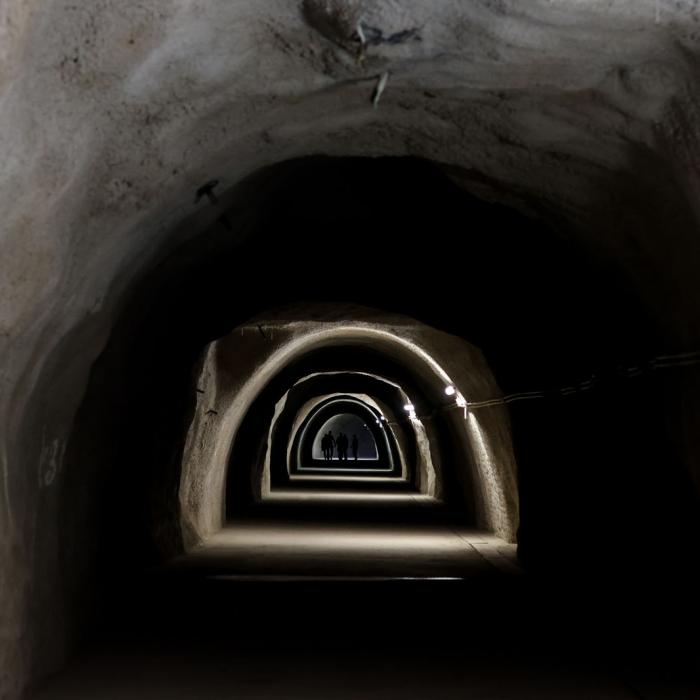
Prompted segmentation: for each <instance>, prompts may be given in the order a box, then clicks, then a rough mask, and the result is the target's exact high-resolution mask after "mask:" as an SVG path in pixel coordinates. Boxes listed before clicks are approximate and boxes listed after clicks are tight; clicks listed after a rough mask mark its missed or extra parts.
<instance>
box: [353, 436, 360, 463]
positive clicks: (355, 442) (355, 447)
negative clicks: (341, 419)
mask: <svg viewBox="0 0 700 700" xmlns="http://www.w3.org/2000/svg"><path fill="white" fill-rule="evenodd" d="M359 449H360V441H359V440H358V439H357V435H353V436H352V458H353V459H354V460H355V461H356V462H357V453H358V451H359Z"/></svg>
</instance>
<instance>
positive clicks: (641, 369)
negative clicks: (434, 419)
mask: <svg viewBox="0 0 700 700" xmlns="http://www.w3.org/2000/svg"><path fill="white" fill-rule="evenodd" d="M697 364H700V350H695V351H691V352H683V353H678V354H675V355H659V356H658V357H654V358H652V359H651V360H648V361H647V362H643V363H640V364H637V365H632V366H630V367H617V368H616V369H615V371H614V373H613V376H616V377H623V378H626V379H633V378H635V377H641V376H642V375H645V374H649V373H651V372H655V371H658V370H663V369H671V368H674V367H690V366H691V365H697ZM600 380H601V377H600V375H597V374H594V373H591V375H590V377H589V378H588V379H585V380H584V381H582V382H578V383H577V384H572V385H570V386H565V387H561V388H560V389H552V390H549V391H524V392H520V393H517V394H506V395H505V396H499V397H496V398H493V399H485V400H484V401H468V402H467V408H468V409H469V410H471V409H473V408H485V407H488V406H498V405H501V404H509V403H514V402H516V401H529V400H532V399H544V398H548V397H552V396H556V395H559V396H571V395H572V394H579V393H582V392H585V391H590V390H591V389H593V388H594V387H595V385H596V384H597V383H598V382H599V381H600ZM457 406H458V404H457V403H454V404H452V405H450V406H449V407H447V408H455V407H457Z"/></svg>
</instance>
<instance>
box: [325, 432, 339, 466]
mask: <svg viewBox="0 0 700 700" xmlns="http://www.w3.org/2000/svg"><path fill="white" fill-rule="evenodd" d="M326 437H327V438H328V456H327V457H326V459H327V460H328V461H329V462H330V461H331V460H332V459H333V448H334V447H335V446H336V444H337V443H336V441H335V439H334V437H333V433H332V432H331V431H330V430H329V431H328V434H327V435H326Z"/></svg>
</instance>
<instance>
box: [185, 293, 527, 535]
mask: <svg viewBox="0 0 700 700" xmlns="http://www.w3.org/2000/svg"><path fill="white" fill-rule="evenodd" d="M324 313H325V310H324V309H323V308H319V309H318V310H316V312H315V313H314V314H311V315H312V316H313V317H314V319H315V320H314V321H310V322H309V321H306V322H300V321H297V320H296V319H295V314H294V311H293V310H291V311H290V310H285V311H284V312H278V313H277V314H276V315H273V314H271V315H270V316H268V317H267V318H265V319H263V322H264V323H265V326H266V328H268V329H272V330H273V331H274V343H273V344H271V343H270V342H269V340H267V339H266V337H265V336H263V335H261V333H260V331H259V326H260V321H261V320H260V319H255V320H254V321H252V322H251V323H249V324H246V325H244V326H242V327H239V328H238V329H236V330H235V331H234V332H232V333H231V334H229V335H228V336H226V337H224V338H222V339H220V340H219V341H216V342H215V343H213V344H212V345H210V346H209V348H208V351H207V353H206V357H205V359H204V361H203V364H202V368H201V373H200V381H199V386H200V387H201V391H202V393H201V394H199V396H198V406H197V410H196V417H195V420H194V421H193V423H192V426H191V429H190V432H189V435H188V439H187V445H186V449H185V455H184V460H183V462H184V463H183V470H182V480H181V489H180V503H181V506H182V518H183V531H184V532H185V533H186V535H189V539H190V542H191V543H192V542H196V541H199V540H201V539H203V538H206V537H207V536H208V535H209V534H212V533H214V532H216V531H217V530H218V529H220V528H221V526H222V524H223V522H224V519H225V512H226V505H225V504H226V497H225V493H226V481H227V479H226V477H227V471H228V472H233V470H232V469H231V466H232V463H231V459H230V458H231V456H232V453H233V452H234V449H235V448H234V443H236V441H237V438H240V437H241V436H243V437H244V436H245V431H244V430H241V426H242V425H243V423H244V421H245V419H246V417H247V415H248V414H249V412H250V411H251V409H252V410H253V411H256V410H257V411H259V412H260V413H259V416H258V417H259V418H260V417H266V418H268V419H269V418H271V417H272V416H273V415H274V405H275V401H276V400H278V399H279V397H280V396H281V395H282V394H283V392H284V390H286V388H288V387H289V386H290V385H291V384H292V383H293V381H292V380H293V378H294V376H295V375H296V376H299V375H300V374H301V372H305V373H308V372H309V371H310V370H311V371H313V370H315V369H317V366H318V363H319V362H320V361H323V355H324V354H326V359H327V353H332V352H333V350H335V351H341V350H342V349H345V350H346V351H347V350H351V351H352V357H353V359H352V361H351V363H350V364H351V365H352V366H354V364H355V363H356V361H357V359H358V358H360V357H361V356H362V354H363V353H365V354H367V355H371V356H372V357H373V361H374V362H378V363H380V364H381V363H382V362H384V363H390V364H391V365H392V366H393V367H394V368H395V370H396V368H398V369H399V370H400V371H401V372H402V373H403V374H404V375H406V376H407V377H409V378H410V379H411V381H412V382H413V384H414V385H415V386H416V387H418V388H419V389H420V393H421V394H422V398H421V399H420V400H417V401H416V409H417V412H418V414H419V415H426V416H427V415H430V416H431V417H430V420H429V421H428V423H427V427H428V428H429V429H430V431H433V432H434V433H435V434H440V435H441V441H442V444H443V445H444V446H445V448H446V449H445V457H444V464H443V466H444V467H445V469H444V473H445V474H450V475H451V476H453V477H454V478H455V479H456V480H457V481H458V482H459V484H460V486H461V490H462V493H463V495H464V496H465V497H466V500H465V503H468V505H467V508H469V507H471V509H472V514H471V516H470V517H471V519H472V520H473V521H474V523H475V524H477V525H479V526H482V527H484V528H485V529H488V530H491V531H494V532H496V533H497V534H500V535H501V536H504V537H506V538H507V539H509V540H512V539H513V538H514V535H515V529H516V527H517V520H518V517H517V511H518V507H517V487H516V479H515V462H514V458H513V456H512V449H511V447H510V436H509V427H508V423H507V417H506V416H505V412H504V411H503V412H502V413H501V412H500V409H498V408H496V409H494V410H489V412H485V413H484V414H482V416H480V418H479V424H478V426H475V425H474V423H473V422H472V421H466V420H464V417H463V415H462V411H454V410H450V406H449V403H450V402H449V401H447V400H446V397H445V386H446V385H454V386H455V387H457V389H458V390H459V392H461V393H462V394H463V395H464V396H466V397H467V398H469V399H470V400H479V399H483V398H489V397H491V396H493V395H494V394H496V393H497V392H498V387H497V385H496V383H495V381H494V379H493V376H492V375H491V372H490V370H489V369H488V366H487V365H486V363H485V361H484V359H483V357H482V356H481V353H480V352H479V351H478V350H476V348H473V347H472V346H470V345H469V344H468V343H466V342H465V341H462V340H461V339H459V338H456V337H455V336H450V335H448V334H445V333H442V332H440V331H437V330H435V329H433V328H430V327H428V326H425V325H423V324H420V323H418V322H416V321H413V320H411V319H406V318H403V317H396V316H389V315H383V314H382V313H381V312H377V311H374V310H367V309H362V308H359V307H357V308H352V309H348V310H347V314H346V316H347V317H349V318H351V319H353V320H352V321H346V322H339V321H337V320H336V318H333V317H331V318H330V320H327V321H326V320H324V319H323V314H324ZM309 315H310V314H309V311H308V309H307V310H305V316H304V317H305V318H307V319H308V318H309ZM304 365H305V367H304ZM337 368H338V367H337V365H336V369H337ZM300 370H301V371H300ZM388 374H391V372H389V373H388ZM264 404H265V405H264ZM205 405H206V406H207V408H208V409H209V411H210V412H209V413H207V412H206V410H205V409H204V407H205ZM267 424H268V425H269V421H268V423H267ZM475 430H476V431H478V432H477V434H476V435H475V434H474V433H475ZM205 434H206V439H203V437H204V435H205ZM492 443H498V445H492ZM484 445H487V446H492V447H493V449H484ZM256 450H258V452H256ZM259 450H260V445H259V444H258V445H257V446H256V447H255V448H254V449H253V450H252V452H250V453H249V454H248V457H252V458H253V459H254V460H255V463H256V464H258V465H259V464H260V463H261V461H260V456H261V455H260V454H259ZM249 466H250V465H249Z"/></svg>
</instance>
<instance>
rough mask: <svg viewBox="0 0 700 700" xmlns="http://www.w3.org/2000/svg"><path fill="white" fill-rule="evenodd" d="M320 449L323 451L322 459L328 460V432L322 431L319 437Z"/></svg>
mask: <svg viewBox="0 0 700 700" xmlns="http://www.w3.org/2000/svg"><path fill="white" fill-rule="evenodd" d="M321 451H322V452H323V459H325V460H326V462H327V461H328V433H324V434H323V437H322V438H321Z"/></svg>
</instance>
